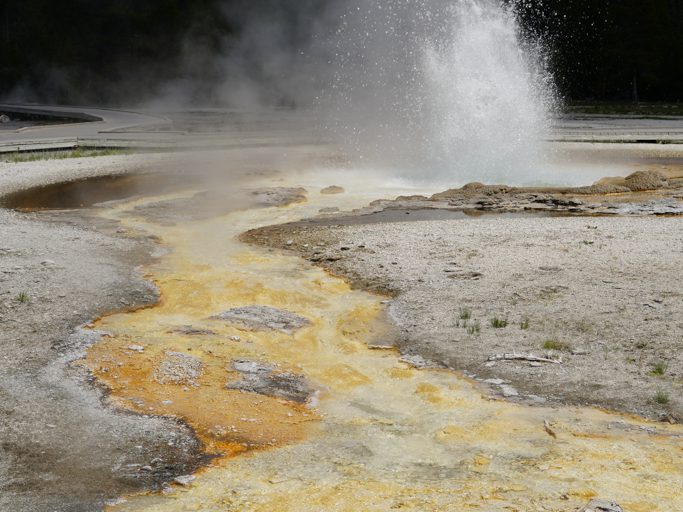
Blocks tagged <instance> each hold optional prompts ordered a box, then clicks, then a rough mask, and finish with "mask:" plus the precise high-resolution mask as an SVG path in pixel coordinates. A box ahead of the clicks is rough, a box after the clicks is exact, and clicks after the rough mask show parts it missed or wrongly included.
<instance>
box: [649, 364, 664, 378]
mask: <svg viewBox="0 0 683 512" xmlns="http://www.w3.org/2000/svg"><path fill="white" fill-rule="evenodd" d="M665 373H666V366H665V365H664V363H657V364H656V365H655V366H654V368H652V371H651V372H650V375H653V376H655V377H661V376H663V375H664V374H665Z"/></svg>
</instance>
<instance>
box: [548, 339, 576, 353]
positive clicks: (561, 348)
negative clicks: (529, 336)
mask: <svg viewBox="0 0 683 512" xmlns="http://www.w3.org/2000/svg"><path fill="white" fill-rule="evenodd" d="M543 348H544V349H545V350H557V351H558V352H569V351H570V350H571V347H570V346H569V345H568V344H567V343H564V342H562V341H558V340H545V341H544V342H543Z"/></svg>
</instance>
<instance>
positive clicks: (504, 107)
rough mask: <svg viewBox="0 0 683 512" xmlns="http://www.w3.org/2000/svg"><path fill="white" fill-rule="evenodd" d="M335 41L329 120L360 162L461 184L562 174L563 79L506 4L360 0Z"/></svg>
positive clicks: (531, 179)
mask: <svg viewBox="0 0 683 512" xmlns="http://www.w3.org/2000/svg"><path fill="white" fill-rule="evenodd" d="M336 48H337V53H336V55H335V61H334V62H335V65H336V72H335V80H334V82H333V83H332V84H331V85H330V87H329V89H328V90H327V91H326V96H325V98H326V99H327V100H328V101H329V103H330V104H331V105H332V107H333V108H332V109H331V111H332V112H333V114H334V117H333V121H332V122H331V123H330V127H331V129H332V131H333V132H334V133H335V134H337V135H338V136H339V138H340V140H342V141H343V142H344V143H345V144H346V148H347V150H348V151H349V153H350V154H352V155H354V156H356V157H357V158H358V159H359V160H362V161H365V162H367V163H368V164H369V165H372V166H385V167H388V168H391V169H394V170H396V171H397V172H403V173H404V174H405V175H407V176H410V177H413V178H418V179H428V180H443V181H449V182H451V183H465V182H468V181H484V182H496V181H498V182H506V183H517V184H522V183H541V182H547V181H552V179H553V177H552V176H551V175H550V174H549V172H547V171H546V169H549V168H550V167H549V166H548V165H546V164H545V155H544V151H543V146H544V143H543V139H544V138H545V137H546V136H547V134H548V130H549V127H550V120H551V115H552V110H553V106H554V102H555V100H554V98H555V95H554V88H553V85H552V79H551V76H550V74H549V73H548V72H547V69H546V68H545V66H544V60H543V55H542V52H541V51H540V48H539V46H538V45H536V44H534V43H533V42H528V41H524V40H523V38H522V36H521V29H520V27H519V24H518V21H517V19H516V17H515V15H514V13H513V12H512V11H511V10H510V9H508V8H505V7H503V6H502V5H501V4H500V2H498V1H496V0H459V1H455V2H453V1H439V0H417V1H414V0H413V1H411V0H394V1H391V2H388V3H382V5H377V4H376V3H374V2H361V3H359V4H357V5H356V6H355V8H354V9H352V10H350V11H349V12H348V14H347V15H346V16H345V18H344V20H343V23H342V25H341V27H340V29H339V30H338V31H337V38H336Z"/></svg>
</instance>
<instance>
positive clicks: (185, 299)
mask: <svg viewBox="0 0 683 512" xmlns="http://www.w3.org/2000/svg"><path fill="white" fill-rule="evenodd" d="M311 196H312V197H315V199H314V200H312V202H311V203H308V204H301V205H296V206H292V207H289V208H286V209H281V208H268V209H260V210H249V211H243V212H239V213H234V214H230V215H228V216H225V217H221V218H218V219H212V220H208V221H201V222H187V223H181V224H178V225H177V226H172V227H168V226H160V225H155V224H152V223H149V222H146V221H144V219H136V218H132V219H130V218H127V217H126V219H127V220H126V221H125V222H126V223H127V224H128V225H129V227H131V228H135V229H144V230H146V231H148V232H149V233H151V234H154V235H157V236H159V237H160V239H161V240H162V242H163V244H164V245H165V246H166V247H168V248H169V249H171V250H172V251H171V252H170V253H169V254H168V255H166V256H164V257H163V258H161V259H160V260H159V261H158V262H157V263H156V264H154V265H152V266H150V267H149V268H148V269H146V271H147V272H148V273H149V274H150V276H152V277H153V279H154V281H155V282H156V283H157V285H158V286H159V288H160V291H161V294H162V297H163V300H162V301H161V303H160V304H159V305H158V306H157V307H154V308H148V309H144V310H140V311H136V312H133V313H126V314H117V315H112V316H109V317H106V318H104V319H102V320H101V321H99V322H98V323H97V325H96V328H97V329H101V330H103V331H106V332H108V333H110V334H111V335H110V336H108V337H104V338H103V339H102V341H101V342H100V343H99V344H97V345H95V346H93V347H92V348H91V349H90V350H89V351H88V353H87V357H86V359H85V361H84V364H86V365H87V366H88V367H89V368H90V369H91V370H92V371H93V373H94V375H95V376H96V377H97V378H98V379H100V380H101V381H102V382H104V383H105V384H106V385H107V386H108V387H109V388H110V389H111V396H112V399H113V400H115V401H116V402H117V403H119V404H121V405H123V406H125V407H129V408H131V409H133V410H136V411H140V412H144V413H147V414H161V415H172V416H177V417H179V418H182V419H184V420H185V421H187V422H188V423H189V424H190V425H192V427H193V428H194V429H195V430H196V431H197V433H198V435H199V436H200V438H201V439H202V441H203V442H204V443H205V445H206V449H207V451H208V452H210V453H217V452H221V453H223V454H225V455H236V454H239V453H240V452H243V451H248V450H249V449H250V448H266V447H268V448H269V449H256V450H252V451H248V453H244V454H242V455H239V456H233V457H224V458H222V459H219V460H217V461H215V462H214V464H213V466H212V467H210V468H208V469H207V470H205V471H203V472H202V473H201V474H200V475H199V477H198V478H197V480H196V481H195V482H194V483H193V484H192V485H191V486H188V487H178V488H177V489H176V490H175V492H174V493H172V494H170V495H147V496H136V497H128V498H127V501H126V502H124V503H121V504H119V505H117V506H115V507H111V509H112V510H116V511H127V512H131V511H148V512H152V511H155V512H156V511H158V512H161V511H163V512H168V511H190V510H192V511H213V510H216V511H236V512H247V511H263V512H275V511H278V512H279V511H296V512H302V511H349V512H351V511H353V512H357V511H391V510H412V511H420V512H425V511H451V510H452V511H461V510H478V511H485V512H495V511H507V512H509V511H519V512H528V511H567V512H569V511H573V510H576V509H577V508H578V507H579V506H580V505H583V504H584V503H585V502H586V501H587V500H588V499H590V498H591V497H601V498H605V499H614V500H617V501H618V502H619V503H620V504H621V506H622V507H624V509H625V510H628V511H629V512H657V511H662V512H664V511H667V512H668V511H670V510H683V493H682V492H681V489H682V488H683V487H682V486H683V428H681V427H680V426H674V425H661V424H656V425H654V424H651V423H649V422H646V421H644V420H641V419H638V418H634V417H628V416H622V415H618V414H611V413H607V412H604V411H599V410H596V409H590V408H577V407H557V408H550V407H529V406H523V405H514V404H510V403H507V402H504V401H498V400H491V399H489V398H487V397H486V396H484V395H482V393H481V391H480V389H479V388H478V387H477V385H475V384H474V383H472V382H470V381H468V380H466V379H464V378H462V377H461V376H459V375H457V374H456V373H454V372H449V371H444V370H417V369H414V368H412V367H409V366H408V365H407V364H405V363H403V362H401V361H399V355H398V354H397V353H395V352H394V351H390V350H371V349H368V348H367V347H366V344H367V343H368V342H375V341H377V339H379V338H382V337H383V336H386V331H385V329H386V325H384V323H383V321H382V318H383V307H382V305H381V300H382V298H381V297H377V296H374V295H370V294H368V293H364V292H361V291H353V290H351V289H350V288H349V286H347V285H346V284H345V283H344V282H343V281H341V280H339V279H337V278H335V277H332V276H330V275H326V274H325V273H324V272H323V271H321V270H319V269H316V268H314V267H311V266H310V265H309V264H308V263H307V262H304V261H303V260H300V259H299V258H297V257H294V256H288V255H284V254H281V253H279V252H269V251H267V250H264V249H260V248H252V247H247V246H244V245H242V244H240V243H239V242H237V241H236V236H237V235H238V234H239V233H241V232H243V231H245V230H247V229H249V228H252V227H254V226H259V225H266V224H269V223H274V222H282V221H287V220H292V219H296V218H298V217H301V216H305V215H310V214H311V213H314V212H315V211H316V210H317V209H318V208H320V207H321V206H323V205H325V206H342V207H346V206H349V203H348V201H350V199H349V198H352V197H354V196H353V191H352V190H351V191H350V192H349V193H348V194H345V195H343V196H325V195H320V194H311ZM366 199H367V198H365V197H357V198H356V200H357V202H358V203H362V202H365V201H366ZM342 201H347V202H346V203H343V202H342ZM126 207H130V205H128V206H126V205H123V206H119V207H117V209H115V210H111V211H110V212H109V213H108V215H110V216H112V217H117V216H119V215H120V214H121V213H122V212H123V211H125V208H126ZM245 305H267V306H271V307H275V308H281V309H286V310H287V311H290V312H292V313H295V314H298V315H301V316H303V317H305V318H307V319H308V320H309V321H310V324H309V325H308V326H307V327H304V328H303V329H301V330H299V331H297V332H295V333H293V334H286V333H282V332H277V331H263V332H261V331H250V330H247V329H245V328H243V327H242V328H241V327H239V326H237V325H231V324H230V323H228V322H223V321H218V320H214V319H211V317H212V316H213V315H216V314H217V313H220V312H221V311H224V310H226V309H229V308H232V307H238V306H245ZM183 326H184V327H188V326H190V327H191V328H192V329H194V330H195V331H202V334H196V332H195V333H194V334H187V332H189V331H188V330H187V329H185V330H183V329H180V330H179V329H178V328H179V327H183ZM169 354H170V355H169ZM164 360H167V363H163V361H164ZM234 360H249V361H260V362H263V363H267V364H270V365H274V366H277V368H278V369H279V370H281V371H287V372H291V373H293V374H296V375H301V376H303V377H304V378H305V379H306V380H307V382H308V383H310V385H311V386H312V387H313V388H314V389H316V390H317V393H316V394H315V395H314V396H313V398H312V401H311V402H310V403H309V404H308V405H303V404H297V403H294V402H288V401H285V400H283V399H280V398H273V397H268V396H265V395H262V394H256V393H251V392H240V391H237V390H232V389H226V387H225V385H226V384H228V383H230V382H234V381H235V379H237V378H238V377H239V376H238V375H237V374H236V372H235V371H234V369H233V368H232V366H231V364H232V361H234ZM169 361H170V362H169ZM176 361H179V362H180V363H186V366H187V368H185V370H186V371H184V373H183V372H176V373H173V372H170V373H169V372H168V371H166V373H164V372H163V371H162V370H164V369H165V370H169V368H171V369H173V364H174V362H176ZM198 362H199V363H200V364H199V363H198ZM180 363H179V364H180ZM162 364H166V366H165V367H163V368H162V369H161V370H159V368H161V366H160V365H162ZM169 365H170V366H169ZM198 368H200V370H198ZM167 374H168V375H171V377H168V375H167ZM159 376H161V377H159ZM169 379H171V380H170V381H169ZM173 379H176V380H177V382H174V381H173ZM160 381H161V382H160ZM653 427H654V428H655V430H654V433H653V430H652V428H653ZM549 430H550V431H552V433H553V434H554V435H550V434H549Z"/></svg>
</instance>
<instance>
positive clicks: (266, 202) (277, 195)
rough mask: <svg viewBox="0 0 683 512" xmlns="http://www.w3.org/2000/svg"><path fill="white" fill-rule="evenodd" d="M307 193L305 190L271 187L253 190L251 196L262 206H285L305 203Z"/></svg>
mask: <svg viewBox="0 0 683 512" xmlns="http://www.w3.org/2000/svg"><path fill="white" fill-rule="evenodd" d="M307 193H308V192H307V191H306V189H305V188H296V187H272V188H260V189H256V190H253V191H252V193H251V195H252V197H253V198H254V199H255V200H256V202H257V204H260V205H263V206H286V205H288V204H292V203H301V202H304V201H306V194H307Z"/></svg>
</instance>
